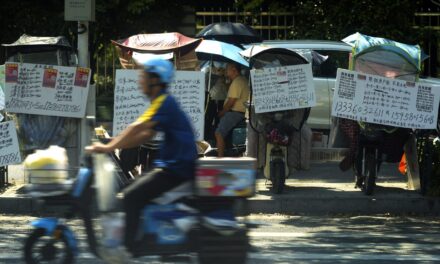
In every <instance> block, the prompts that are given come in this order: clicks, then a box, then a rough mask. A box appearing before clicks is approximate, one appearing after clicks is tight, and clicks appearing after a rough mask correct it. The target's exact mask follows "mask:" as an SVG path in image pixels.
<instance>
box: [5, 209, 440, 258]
mask: <svg viewBox="0 0 440 264" xmlns="http://www.w3.org/2000/svg"><path fill="white" fill-rule="evenodd" d="M32 219H34V218H33V217H30V216H5V215H3V216H1V215H0V223H1V225H0V263H22V262H23V260H22V257H21V255H22V252H21V247H22V243H23V239H24V238H25V237H26V234H27V233H28V232H29V231H30V227H29V226H28V224H27V223H28V222H29V221H30V220H32ZM250 219H251V220H252V221H256V222H260V223H262V224H264V225H261V226H260V227H259V228H257V229H254V230H252V231H251V233H250V235H251V237H252V245H253V248H254V250H253V251H254V252H252V253H251V254H250V259H249V263H440V244H439V241H440V232H439V231H440V225H439V224H438V221H437V220H436V219H434V218H416V217H388V216H381V217H372V216H355V217H343V216H341V217H312V216H307V217H306V216H282V215H252V216H251V217H250ZM70 223H71V224H72V225H73V226H74V229H76V231H77V234H79V239H80V247H81V252H82V253H81V255H80V258H79V261H78V262H77V263H100V262H99V261H97V260H96V259H95V258H94V257H93V256H92V255H90V254H88V253H85V252H87V250H86V245H85V242H84V235H83V233H82V228H81V227H80V222H79V221H72V222H70ZM192 259H193V260H194V259H195V258H192ZM146 261H148V262H149V263H160V261H159V260H158V259H157V258H148V259H147V258H144V259H139V260H136V261H134V262H132V263H143V262H146ZM192 262H195V261H192ZM174 263H175V262H174Z"/></svg>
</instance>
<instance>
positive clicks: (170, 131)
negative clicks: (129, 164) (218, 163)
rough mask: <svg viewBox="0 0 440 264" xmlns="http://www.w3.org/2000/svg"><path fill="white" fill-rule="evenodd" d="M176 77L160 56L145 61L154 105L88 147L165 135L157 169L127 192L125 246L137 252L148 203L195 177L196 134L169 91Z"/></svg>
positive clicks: (103, 148)
mask: <svg viewBox="0 0 440 264" xmlns="http://www.w3.org/2000/svg"><path fill="white" fill-rule="evenodd" d="M173 76H174V67H173V64H172V63H171V62H169V61H167V60H163V59H157V58H155V59H150V60H148V61H147V62H146V63H145V64H144V71H143V73H142V77H141V80H140V87H141V91H142V93H143V94H145V95H146V96H147V97H148V98H149V99H150V101H151V105H150V107H149V108H148V109H147V110H146V111H145V112H144V113H143V114H142V115H141V116H140V117H139V118H138V119H137V120H136V121H135V122H134V123H132V124H131V125H129V126H128V127H127V128H126V129H125V130H124V131H123V132H122V133H121V134H119V135H118V136H117V137H115V138H114V139H113V140H111V141H110V142H109V143H108V144H101V143H95V144H93V145H92V146H88V147H86V150H87V151H88V152H97V153H106V152H112V151H114V150H115V149H124V148H131V147H135V146H139V145H140V144H142V143H145V142H146V141H148V140H150V139H152V138H153V137H154V136H155V135H156V133H157V132H163V134H164V141H163V143H162V145H161V147H160V153H159V159H158V160H156V162H155V165H156V168H155V169H153V170H152V171H151V172H150V173H148V174H147V175H144V176H141V177H138V178H137V179H136V180H135V181H134V182H133V183H132V184H130V185H129V186H128V187H127V188H125V189H124V191H123V194H124V210H125V214H126V219H125V220H126V222H125V226H126V231H125V245H126V246H127V248H128V249H129V250H130V251H132V252H133V251H135V245H136V235H137V230H138V227H139V219H140V214H141V211H142V209H143V208H144V207H145V205H146V204H147V202H149V201H151V200H153V199H155V198H157V197H159V196H161V195H162V194H163V193H165V192H167V191H169V190H171V189H173V188H175V187H177V186H179V185H181V184H182V183H184V182H185V181H191V180H193V179H194V175H195V163H196V159H197V149H196V144H195V136H194V132H193V130H192V127H191V123H190V121H189V119H188V117H187V115H186V114H185V113H184V112H183V110H182V109H181V108H180V106H179V104H178V103H177V101H176V99H175V98H174V97H173V96H171V95H170V94H169V92H168V86H169V84H170V82H171V81H172V78H173Z"/></svg>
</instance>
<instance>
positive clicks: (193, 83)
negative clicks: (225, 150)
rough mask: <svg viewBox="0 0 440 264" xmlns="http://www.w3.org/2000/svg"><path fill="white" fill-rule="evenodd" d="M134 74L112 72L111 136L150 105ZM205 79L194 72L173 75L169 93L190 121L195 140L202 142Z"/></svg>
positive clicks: (127, 71)
mask: <svg viewBox="0 0 440 264" xmlns="http://www.w3.org/2000/svg"><path fill="white" fill-rule="evenodd" d="M139 76H140V74H139V71H138V70H116V79H115V101H114V102H115V104H114V111H113V136H116V135H118V134H119V133H121V132H122V130H124V129H125V128H126V127H127V125H129V124H130V123H132V122H134V121H136V119H137V118H138V117H139V116H140V115H141V114H142V113H143V112H145V110H146V109H147V108H148V106H149V105H150V102H149V101H148V100H147V99H146V98H145V96H144V95H143V94H142V93H141V92H140V90H139ZM204 85H205V75H204V74H203V73H202V72H196V71H176V74H175V76H174V80H173V82H172V83H171V85H170V88H169V89H170V93H171V94H172V95H173V96H174V97H175V98H176V100H177V101H178V102H179V103H180V106H181V107H182V109H183V111H184V112H185V113H186V114H187V115H188V117H189V118H190V120H191V121H192V125H193V128H194V134H195V137H196V139H197V140H203V131H204V122H205V120H204V105H205V87H204Z"/></svg>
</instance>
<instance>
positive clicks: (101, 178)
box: [93, 154, 118, 212]
mask: <svg viewBox="0 0 440 264" xmlns="http://www.w3.org/2000/svg"><path fill="white" fill-rule="evenodd" d="M93 158H94V160H93V161H94V167H95V176H96V198H97V202H98V208H99V210H100V211H101V212H109V211H112V210H113V209H114V207H115V205H116V194H117V188H118V185H117V181H116V170H115V165H114V163H113V162H112V160H111V159H110V158H109V156H107V155H106V154H95V155H94V156H93Z"/></svg>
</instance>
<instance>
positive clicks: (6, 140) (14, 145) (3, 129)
mask: <svg viewBox="0 0 440 264" xmlns="http://www.w3.org/2000/svg"><path fill="white" fill-rule="evenodd" d="M20 162H21V155H20V148H19V147H18V139H17V131H16V130H15V123H14V122H13V121H8V122H3V123H0V167H2V166H6V165H11V164H18V163H20Z"/></svg>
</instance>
